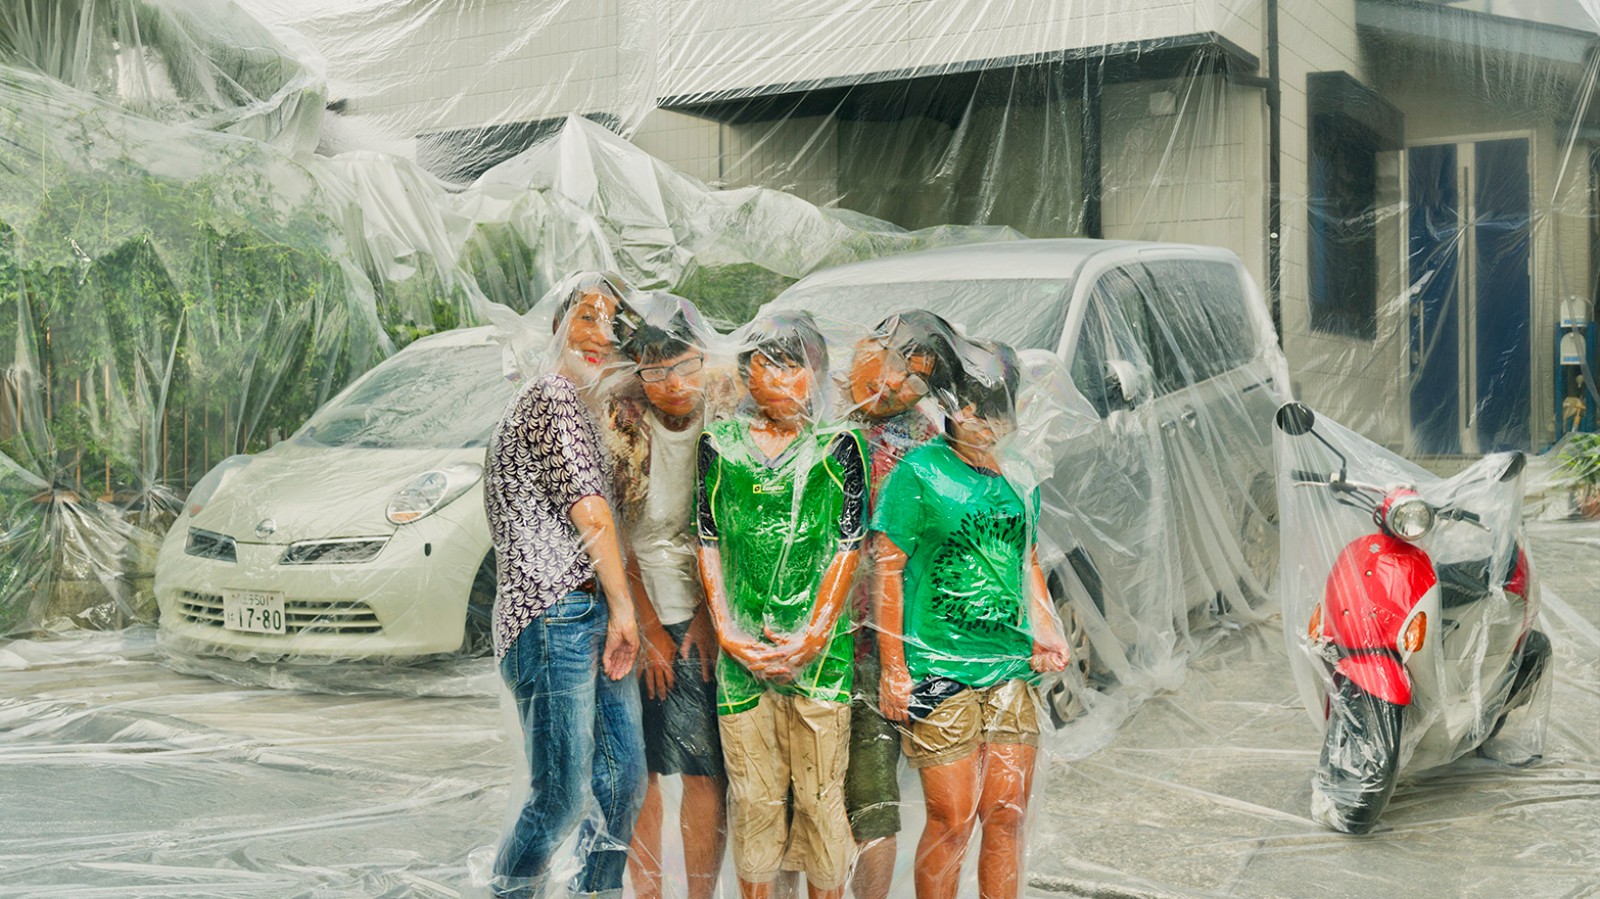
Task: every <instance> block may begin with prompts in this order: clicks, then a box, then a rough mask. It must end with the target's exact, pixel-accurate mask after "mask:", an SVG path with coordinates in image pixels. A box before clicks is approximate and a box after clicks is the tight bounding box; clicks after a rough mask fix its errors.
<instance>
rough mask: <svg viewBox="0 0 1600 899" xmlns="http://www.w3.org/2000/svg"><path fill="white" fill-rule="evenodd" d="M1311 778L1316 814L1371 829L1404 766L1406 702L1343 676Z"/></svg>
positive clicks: (1328, 821)
mask: <svg viewBox="0 0 1600 899" xmlns="http://www.w3.org/2000/svg"><path fill="white" fill-rule="evenodd" d="M1337 680H1338V686H1337V689H1336V690H1335V691H1334V693H1333V695H1332V696H1331V697H1330V701H1329V704H1328V732H1327V734H1326V736H1325V737H1324V738H1323V741H1322V757H1321V760H1320V763H1319V765H1318V768H1317V773H1316V776H1315V777H1314V778H1313V779H1312V783H1311V817H1312V818H1314V819H1315V820H1316V821H1317V822H1318V823H1320V824H1322V825H1324V826H1326V827H1330V828H1332V829H1334V830H1337V831H1340V832H1342V833H1355V834H1360V833H1366V832H1367V831H1369V830H1371V829H1372V828H1373V826H1374V825H1376V824H1377V823H1378V816H1379V815H1381V814H1383V810H1384V808H1385V807H1387V806H1388V804H1389V797H1390V796H1391V795H1392V794H1393V793H1394V784H1395V779H1396V777H1397V776H1398V775H1399V771H1400V732H1401V727H1402V723H1403V719H1404V716H1405V706H1403V705H1397V704H1395V703H1392V702H1389V701H1387V700H1384V699H1379V698H1378V697H1376V696H1374V695H1372V694H1371V693H1368V692H1367V691H1365V690H1363V689H1361V688H1360V687H1358V686H1356V684H1355V682H1354V681H1351V680H1349V679H1348V678H1344V677H1339V678H1337Z"/></svg>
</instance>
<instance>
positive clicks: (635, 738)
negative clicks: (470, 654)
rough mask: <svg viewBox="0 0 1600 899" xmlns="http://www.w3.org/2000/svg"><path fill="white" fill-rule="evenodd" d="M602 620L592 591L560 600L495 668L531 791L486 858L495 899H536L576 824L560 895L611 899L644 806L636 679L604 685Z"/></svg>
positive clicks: (598, 601) (597, 597)
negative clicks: (510, 707)
mask: <svg viewBox="0 0 1600 899" xmlns="http://www.w3.org/2000/svg"><path fill="white" fill-rule="evenodd" d="M608 619H609V615H608V613H607V611H606V604H605V599H604V598H603V597H602V596H601V595H600V594H599V593H598V591H597V592H595V593H587V592H582V591H575V592H572V593H569V594H567V595H566V596H564V597H562V598H561V599H560V600H558V601H557V602H556V604H555V605H553V606H551V607H550V608H549V609H547V610H545V612H544V614H542V615H540V616H539V617H537V618H535V619H533V621H531V622H529V624H528V626H527V627H526V628H525V629H524V630H523V631H522V633H521V634H520V635H519V636H518V637H517V639H516V640H515V642H513V643H512V645H511V646H509V647H507V648H506V654H505V658H503V659H501V660H500V676H501V677H502V678H503V679H504V680H505V682H506V686H507V687H509V688H510V689H511V695H512V696H514V697H515V698H516V700H517V715H518V717H519V718H520V719H521V720H522V732H523V736H524V738H525V740H526V750H527V753H528V768H529V775H530V779H531V781H532V783H531V787H530V790H529V794H528V801H527V803H526V804H525V805H524V806H523V808H522V814H521V816H519V817H518V818H517V823H516V826H515V827H514V828H513V829H512V831H511V833H510V835H508V836H507V837H506V839H505V841H504V842H503V843H501V845H500V852H499V855H498V856H497V857H496V858H495V863H494V873H495V877H494V881H493V887H494V892H495V895H497V896H526V897H531V899H537V897H538V896H539V895H540V894H541V893H542V892H543V889H544V885H545V881H546V879H547V878H548V876H549V873H550V864H551V858H550V857H551V855H552V854H553V853H554V852H555V850H556V848H557V847H559V846H560V845H561V842H562V840H564V839H566V837H567V835H568V834H570V833H571V832H572V829H573V827H575V826H578V825H579V823H580V821H581V822H582V829H581V831H580V833H579V838H578V854H579V856H580V857H581V858H582V859H583V869H582V870H581V871H580V872H579V873H578V875H577V876H576V877H574V878H573V880H572V882H571V883H570V884H569V886H568V889H570V890H571V891H573V892H577V893H607V894H612V895H620V894H621V891H622V874H623V871H624V869H625V868H626V866H627V861H628V845H629V843H631V842H632V841H633V824H634V820H635V819H636V818H637V817H638V815H639V807H640V805H641V804H642V803H643V801H644V786H645V763H644V734H643V730H642V728H641V725H640V709H639V684H638V678H637V677H636V676H635V675H633V674H629V675H628V676H627V677H625V678H623V679H622V680H620V681H614V680H611V679H610V678H608V677H606V675H605V672H604V671H602V670H601V667H600V662H601V651H602V649H603V648H604V647H605V641H606V622H607V621H608ZM593 805H598V806H599V808H598V810H597V811H593V810H592V806H593Z"/></svg>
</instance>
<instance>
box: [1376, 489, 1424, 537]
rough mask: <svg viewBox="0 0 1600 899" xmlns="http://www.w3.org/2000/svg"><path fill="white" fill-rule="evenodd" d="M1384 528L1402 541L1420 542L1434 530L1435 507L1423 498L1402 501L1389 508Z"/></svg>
mask: <svg viewBox="0 0 1600 899" xmlns="http://www.w3.org/2000/svg"><path fill="white" fill-rule="evenodd" d="M1384 526H1385V527H1387V528H1388V529H1389V533H1391V534H1393V535H1395V536H1396V537H1399V538H1400V539H1402V540H1419V539H1421V538H1422V536H1423V535H1425V534H1427V533H1428V532H1429V531H1431V530H1433V507H1432V506H1430V505H1428V504H1427V503H1426V502H1423V500H1422V499H1421V497H1411V498H1409V499H1403V500H1400V501H1399V502H1397V503H1395V504H1394V505H1392V506H1390V507H1389V511H1388V513H1387V514H1386V515H1385V516H1384Z"/></svg>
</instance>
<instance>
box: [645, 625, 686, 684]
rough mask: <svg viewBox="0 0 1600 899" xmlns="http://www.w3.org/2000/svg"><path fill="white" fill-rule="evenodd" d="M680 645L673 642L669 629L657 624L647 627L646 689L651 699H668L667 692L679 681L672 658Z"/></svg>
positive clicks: (676, 653)
mask: <svg viewBox="0 0 1600 899" xmlns="http://www.w3.org/2000/svg"><path fill="white" fill-rule="evenodd" d="M677 655H678V647H677V646H676V645H675V644H674V643H673V642H672V635H670V634H668V633H667V629H666V628H664V627H661V626H660V625H657V626H656V627H653V628H647V629H646V632H645V644H644V691H645V694H646V695H648V696H649V697H650V698H651V699H666V698H667V692H668V691H670V690H671V689H672V687H673V685H674V684H675V683H676V682H677V675H676V674H674V672H673V670H672V660H673V659H674V658H676V657H677Z"/></svg>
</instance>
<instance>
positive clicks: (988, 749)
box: [978, 743, 1039, 899]
mask: <svg viewBox="0 0 1600 899" xmlns="http://www.w3.org/2000/svg"><path fill="white" fill-rule="evenodd" d="M1038 752H1039V751H1038V750H1037V749H1035V748H1034V747H1032V746H1024V745H1021V744H1018V743H990V744H987V745H986V746H984V748H983V749H982V751H981V753H980V754H981V755H982V756H983V759H984V761H983V793H982V795H981V797H980V798H979V800H978V817H979V818H980V819H982V821H983V842H982V844H981V848H980V849H979V850H978V897H979V899H1017V896H1018V890H1019V887H1020V886H1021V883H1020V877H1019V872H1020V871H1021V870H1022V845H1023V840H1022V837H1023V834H1022V827H1023V822H1024V821H1025V820H1026V818H1027V816H1028V795H1029V793H1031V792H1032V790H1033V768H1034V763H1035V762H1036V761H1037V759H1038Z"/></svg>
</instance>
